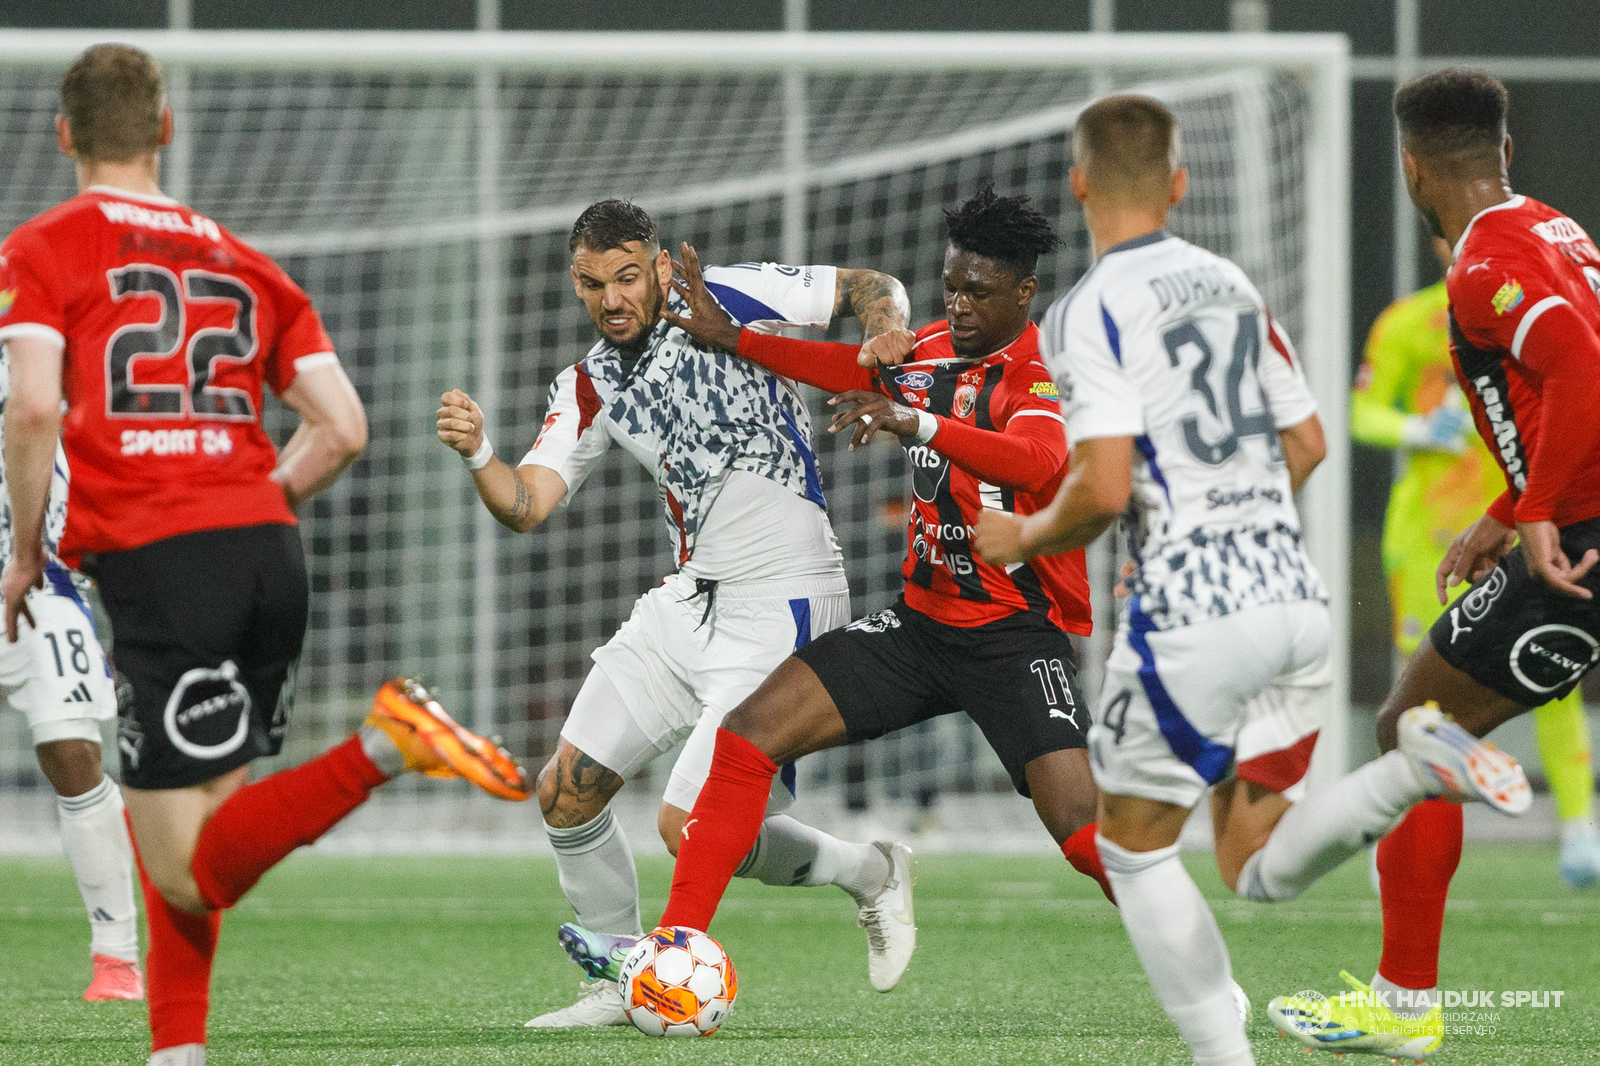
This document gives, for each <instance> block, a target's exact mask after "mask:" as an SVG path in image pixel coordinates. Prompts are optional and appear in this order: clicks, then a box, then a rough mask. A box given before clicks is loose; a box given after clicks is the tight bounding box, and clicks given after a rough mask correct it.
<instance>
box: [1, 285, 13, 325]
mask: <svg viewBox="0 0 1600 1066" xmlns="http://www.w3.org/2000/svg"><path fill="white" fill-rule="evenodd" d="M16 302H17V290H16V289H0V318H4V317H5V316H6V315H9V314H10V313H11V305H12V304H14V303H16Z"/></svg>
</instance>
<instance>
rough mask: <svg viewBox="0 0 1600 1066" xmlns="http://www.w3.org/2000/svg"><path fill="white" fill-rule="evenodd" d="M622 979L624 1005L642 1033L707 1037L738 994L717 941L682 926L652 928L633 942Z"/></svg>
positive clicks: (734, 977)
mask: <svg viewBox="0 0 1600 1066" xmlns="http://www.w3.org/2000/svg"><path fill="white" fill-rule="evenodd" d="M621 984H622V1004H623V1010H624V1011H625V1012H626V1013H627V1015H628V1020H629V1021H630V1022H632V1023H633V1025H634V1028H635V1029H638V1030H639V1031H640V1032H641V1033H644V1034H645V1035H646V1036H710V1035H711V1034H712V1033H714V1032H716V1031H717V1027H718V1026H719V1025H721V1024H722V1023H723V1022H725V1021H727V1019H728V1011H730V1010H732V1009H733V999H734V997H735V996H737V995H738V994H739V977H738V975H737V974H735V973H734V972H733V960H732V959H730V958H728V953H727V952H725V951H723V950H722V945H721V944H719V943H717V942H716V941H715V940H712V939H711V938H710V937H709V936H706V935H705V934H704V933H702V932H700V931H699V930H696V929H690V928H687V927H686V926H681V925H673V926H663V927H662V928H660V929H654V930H651V931H650V932H649V933H648V934H646V936H645V938H644V939H643V940H641V941H639V942H638V943H637V944H635V945H634V946H633V950H632V951H631V952H629V953H628V957H627V958H626V959H624V960H623V962H622V979H621Z"/></svg>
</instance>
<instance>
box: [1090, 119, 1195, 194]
mask: <svg viewBox="0 0 1600 1066" xmlns="http://www.w3.org/2000/svg"><path fill="white" fill-rule="evenodd" d="M1072 154H1073V162H1074V163H1075V164H1076V165H1077V166H1078V168H1079V169H1080V170H1082V171H1083V173H1084V176H1085V177H1086V178H1087V179H1088V181H1089V184H1090V185H1092V186H1094V187H1095V189H1096V190H1097V191H1100V192H1103V193H1106V194H1108V195H1111V196H1115V197H1117V198H1119V199H1120V198H1127V199H1134V200H1144V199H1152V198H1164V197H1165V196H1166V195H1167V192H1168V190H1169V189H1170V187H1171V181H1172V175H1173V172H1174V171H1176V170H1177V169H1178V120H1177V118H1176V117H1175V116H1174V115H1173V114H1172V112H1171V111H1168V110H1167V109H1166V107H1165V106H1163V105H1162V104H1161V103H1160V102H1159V101H1157V100H1153V99H1151V98H1150V97H1148V96H1136V95H1132V94H1124V95H1120V96H1108V97H1106V98H1105V99H1103V100H1097V101H1096V102H1094V103H1093V104H1090V105H1089V106H1088V107H1086V108H1084V110H1083V113H1082V114H1081V115H1079V116H1078V124H1077V126H1076V127H1075V128H1074V129H1073V131H1072Z"/></svg>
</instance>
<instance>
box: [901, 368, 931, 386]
mask: <svg viewBox="0 0 1600 1066" xmlns="http://www.w3.org/2000/svg"><path fill="white" fill-rule="evenodd" d="M894 380H895V384H897V385H899V386H900V387H901V388H904V389H926V388H929V387H931V386H932V385H933V375H932V374H930V373H928V372H927V371H926V370H913V371H910V372H909V373H905V374H901V375H900V376H899V377H897V378H895V379H894Z"/></svg>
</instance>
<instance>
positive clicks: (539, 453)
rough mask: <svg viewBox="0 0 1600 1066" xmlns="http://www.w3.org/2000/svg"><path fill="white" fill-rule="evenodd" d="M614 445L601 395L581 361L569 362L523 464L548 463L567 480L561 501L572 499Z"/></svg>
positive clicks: (553, 387)
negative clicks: (601, 405) (601, 403)
mask: <svg viewBox="0 0 1600 1066" xmlns="http://www.w3.org/2000/svg"><path fill="white" fill-rule="evenodd" d="M610 445H611V435H610V433H609V432H607V430H606V422H605V419H604V418H603V417H602V416H601V413H600V397H599V395H598V393H596V392H595V387H594V382H593V381H591V380H590V379H589V375H588V374H586V373H584V372H583V368H582V366H581V365H579V366H569V367H567V369H565V370H563V371H562V372H561V373H560V374H558V375H556V380H555V381H554V382H552V383H551V385H550V403H549V409H548V410H547V411H546V412H545V416H544V426H543V428H541V429H540V430H539V439H538V440H536V441H534V442H533V447H532V448H530V449H528V454H527V455H525V456H523V457H522V462H521V463H519V464H518V465H519V466H546V467H549V468H550V469H551V470H554V471H555V472H556V473H558V474H560V475H561V480H562V481H565V482H566V483H567V494H566V496H565V497H563V498H562V500H561V503H562V505H563V506H565V505H566V504H567V503H569V502H571V500H572V494H573V493H575V492H577V491H578V486H580V485H582V484H583V482H584V479H585V478H587V477H588V476H589V474H590V473H591V472H592V471H593V470H594V468H595V466H596V465H598V464H599V462H600V460H601V458H602V457H603V456H604V455H605V453H606V448H608V447H609V446H610Z"/></svg>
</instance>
